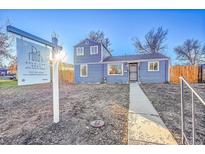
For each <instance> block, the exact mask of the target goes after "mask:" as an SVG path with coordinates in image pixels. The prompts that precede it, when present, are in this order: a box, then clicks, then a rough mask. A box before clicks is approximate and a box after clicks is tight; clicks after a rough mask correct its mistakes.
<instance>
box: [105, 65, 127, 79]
mask: <svg viewBox="0 0 205 154" xmlns="http://www.w3.org/2000/svg"><path fill="white" fill-rule="evenodd" d="M110 65H119V63H118V64H107V75H109V76H123V75H124V68H123V66H124V65H123V64H120V65H121V69H122V74H110V73H109V66H110Z"/></svg>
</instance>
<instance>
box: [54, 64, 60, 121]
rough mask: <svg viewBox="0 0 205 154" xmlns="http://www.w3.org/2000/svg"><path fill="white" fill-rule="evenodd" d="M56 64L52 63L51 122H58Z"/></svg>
mask: <svg viewBox="0 0 205 154" xmlns="http://www.w3.org/2000/svg"><path fill="white" fill-rule="evenodd" d="M58 66H59V65H58V62H53V122H54V123H58V122H59V80H58Z"/></svg>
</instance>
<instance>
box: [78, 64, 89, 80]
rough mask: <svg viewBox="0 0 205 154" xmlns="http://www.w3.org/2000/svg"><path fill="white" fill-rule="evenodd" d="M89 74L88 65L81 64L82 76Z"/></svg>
mask: <svg viewBox="0 0 205 154" xmlns="http://www.w3.org/2000/svg"><path fill="white" fill-rule="evenodd" d="M87 76H88V65H87V64H82V65H80V77H87Z"/></svg>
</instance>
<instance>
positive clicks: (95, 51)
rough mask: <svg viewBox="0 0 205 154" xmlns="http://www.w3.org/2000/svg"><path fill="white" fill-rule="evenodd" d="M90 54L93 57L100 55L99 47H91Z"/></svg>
mask: <svg viewBox="0 0 205 154" xmlns="http://www.w3.org/2000/svg"><path fill="white" fill-rule="evenodd" d="M90 54H91V55H95V54H98V46H90Z"/></svg>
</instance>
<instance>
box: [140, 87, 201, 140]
mask: <svg viewBox="0 0 205 154" xmlns="http://www.w3.org/2000/svg"><path fill="white" fill-rule="evenodd" d="M192 86H193V87H194V88H195V89H196V90H197V91H198V93H199V94H200V95H201V97H202V98H203V99H204V100H205V84H194V85H192ZM141 87H142V89H143V90H144V92H145V93H146V95H147V96H148V98H149V99H150V101H152V103H153V105H154V107H155V108H156V110H157V111H158V112H159V114H160V117H161V118H162V120H163V121H164V122H165V125H166V126H167V127H168V129H169V130H170V131H171V133H172V134H173V136H174V137H175V139H176V140H177V142H178V143H181V139H180V137H181V120H180V114H181V113H180V110H181V104H180V103H181V102H180V101H181V99H180V96H181V95H180V85H174V84H141ZM184 98H185V130H186V135H187V136H188V140H189V141H190V143H191V137H192V131H191V124H192V121H191V92H190V90H189V89H188V88H187V87H185V96H184ZM194 100H195V102H196V105H195V106H196V107H195V108H196V144H205V131H204V129H205V106H203V105H202V104H201V103H200V102H199V101H197V99H194Z"/></svg>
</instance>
